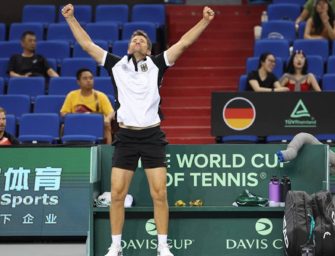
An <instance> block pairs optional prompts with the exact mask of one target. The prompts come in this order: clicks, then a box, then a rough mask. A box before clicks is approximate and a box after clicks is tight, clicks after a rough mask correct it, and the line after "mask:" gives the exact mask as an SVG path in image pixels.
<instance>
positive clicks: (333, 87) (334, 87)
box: [322, 73, 335, 92]
mask: <svg viewBox="0 0 335 256" xmlns="http://www.w3.org/2000/svg"><path fill="white" fill-rule="evenodd" d="M322 90H323V91H327V92H335V73H333V74H325V75H324V76H323V79H322Z"/></svg>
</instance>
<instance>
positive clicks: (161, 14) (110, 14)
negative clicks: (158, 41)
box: [22, 4, 166, 26]
mask: <svg viewBox="0 0 335 256" xmlns="http://www.w3.org/2000/svg"><path fill="white" fill-rule="evenodd" d="M56 8H57V7H56V6H55V5H25V6H24V7H23V11H22V22H40V23H43V24H46V25H47V24H49V23H55V22H64V21H65V20H64V17H63V15H62V13H61V9H62V8H63V6H59V7H58V12H57V13H56ZM74 8H75V9H74V12H75V16H76V18H77V20H78V21H79V22H81V23H90V22H94V21H95V22H106V21H108V22H116V23H119V24H122V23H125V22H128V21H148V22H153V23H155V24H156V25H157V26H163V25H165V22H166V14H165V6H164V5H163V4H135V5H134V6H133V7H132V9H131V13H130V12H129V7H128V5H126V4H118V5H106V4H103V5H102V4H101V5H97V6H96V8H95V13H94V15H93V10H92V9H93V8H92V6H91V5H74ZM56 16H58V17H57V19H56Z"/></svg>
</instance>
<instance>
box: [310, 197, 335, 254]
mask: <svg viewBox="0 0 335 256" xmlns="http://www.w3.org/2000/svg"><path fill="white" fill-rule="evenodd" d="M312 198H313V199H312V207H313V215H314V218H315V249H316V255H318V256H334V255H335V205H334V201H333V196H332V194H331V193H330V192H329V191H320V192H318V193H315V194H313V195H312Z"/></svg>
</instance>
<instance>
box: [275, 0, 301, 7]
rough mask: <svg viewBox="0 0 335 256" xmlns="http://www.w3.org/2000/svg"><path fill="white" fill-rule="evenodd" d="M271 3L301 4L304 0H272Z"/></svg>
mask: <svg viewBox="0 0 335 256" xmlns="http://www.w3.org/2000/svg"><path fill="white" fill-rule="evenodd" d="M272 3H273V4H298V5H300V6H303V5H304V4H305V3H306V0H272Z"/></svg>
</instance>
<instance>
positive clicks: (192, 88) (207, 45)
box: [161, 5, 265, 144]
mask: <svg viewBox="0 0 335 256" xmlns="http://www.w3.org/2000/svg"><path fill="white" fill-rule="evenodd" d="M211 8H213V10H215V12H216V17H215V19H214V20H213V22H212V23H211V24H210V25H209V27H208V28H207V29H206V31H205V32H204V33H203V34H202V35H201V37H200V38H199V40H198V41H197V42H196V43H195V44H193V45H192V46H191V47H190V48H189V49H187V51H186V52H185V53H184V54H183V55H182V56H181V57H180V59H179V60H178V61H177V63H176V64H175V65H174V66H173V67H172V68H170V69H169V70H168V71H167V73H166V74H165V76H164V80H163V87H162V89H161V95H162V110H163V113H164V116H165V120H164V121H163V122H162V128H163V130H164V131H165V132H166V135H167V139H168V141H169V142H170V144H213V143H215V138H214V137H213V136H212V135H211V93H212V92H223V91H224V92H233V91H236V90H237V87H238V82H239V77H240V75H242V74H243V73H245V63H246V59H247V57H250V56H252V54H253V45H254V35H253V27H254V26H255V25H259V23H260V15H261V12H262V11H263V10H264V9H265V6H264V5H226V6H211ZM202 9H203V7H202V6H187V5H186V6H185V5H170V6H167V22H168V44H169V45H172V44H173V43H175V42H177V41H178V40H179V38H180V37H181V36H182V35H183V34H184V33H185V32H186V31H187V30H188V29H190V28H191V27H192V26H193V25H194V24H196V22H198V21H199V20H200V19H201V17H202Z"/></svg>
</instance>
